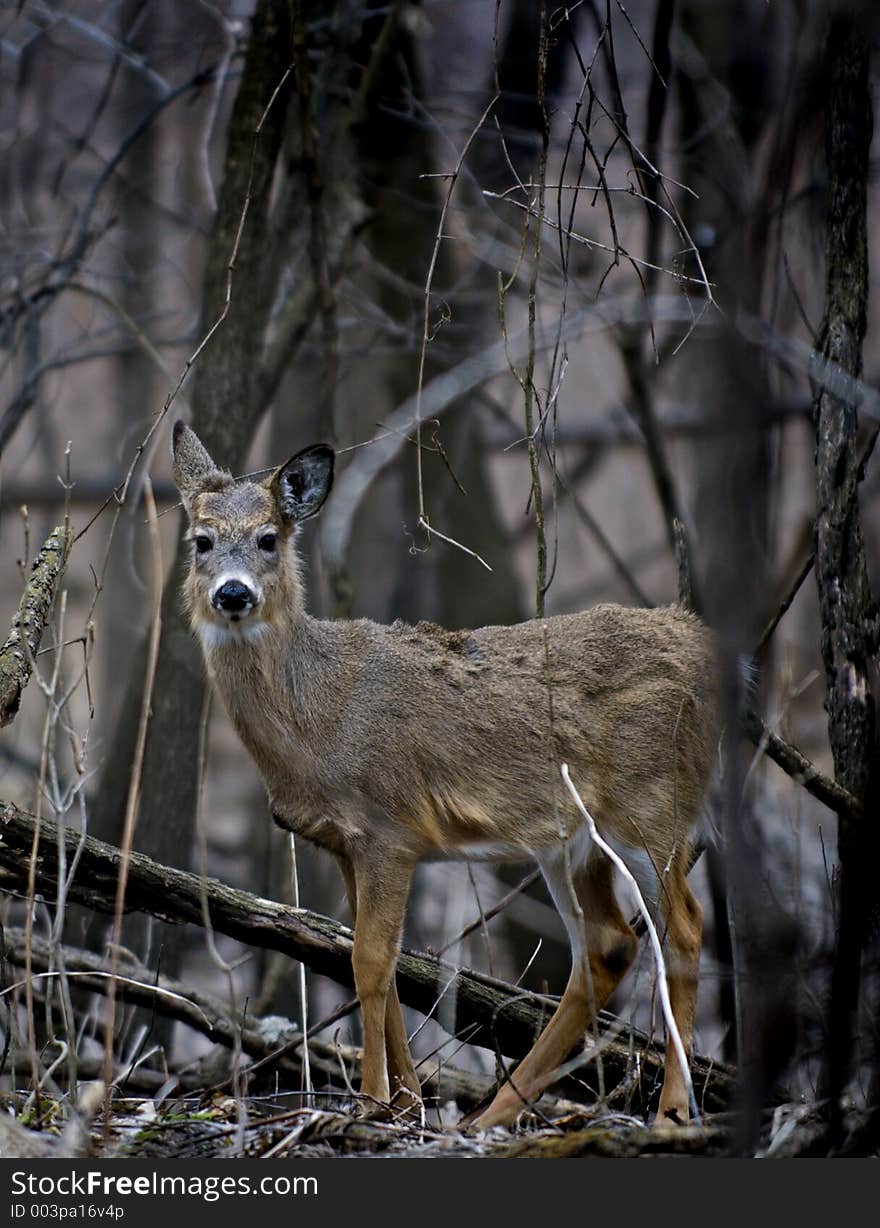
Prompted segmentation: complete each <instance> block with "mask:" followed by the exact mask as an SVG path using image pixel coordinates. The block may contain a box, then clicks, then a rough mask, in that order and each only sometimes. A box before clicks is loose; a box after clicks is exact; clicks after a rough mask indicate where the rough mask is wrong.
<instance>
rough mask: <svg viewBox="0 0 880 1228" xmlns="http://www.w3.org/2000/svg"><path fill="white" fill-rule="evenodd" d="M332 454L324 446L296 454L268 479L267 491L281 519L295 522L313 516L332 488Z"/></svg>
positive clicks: (320, 444) (322, 504)
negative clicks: (272, 497)
mask: <svg viewBox="0 0 880 1228" xmlns="http://www.w3.org/2000/svg"><path fill="white" fill-rule="evenodd" d="M334 460H335V453H334V451H333V449H332V448H331V447H328V445H327V444H325V443H319V444H315V446H314V447H312V448H305V449H303V451H302V452H297V454H296V456H292V457H291V458H290V460H289V461H288V462H287V463H286V464H285V465H282V466H281V468H280V469H279V470H278V471H277V473H276V474H275V475H274V477H273V478H272V481H271V482H270V484H269V489H270V490H271V492H272V494H273V495H274V496H275V500H276V502H277V504H278V510H279V512H280V513H281V516H282V518H283V519H284V520H289V521H292V522H293V523H298V522H299V521H300V520H308V519H309V517H310V516H316V515H317V514H318V512H320V510H321V508H322V507H323V506H324V500H325V499H326V498H327V496H328V495H329V494H330V488H331V486H332V485H333V465H334Z"/></svg>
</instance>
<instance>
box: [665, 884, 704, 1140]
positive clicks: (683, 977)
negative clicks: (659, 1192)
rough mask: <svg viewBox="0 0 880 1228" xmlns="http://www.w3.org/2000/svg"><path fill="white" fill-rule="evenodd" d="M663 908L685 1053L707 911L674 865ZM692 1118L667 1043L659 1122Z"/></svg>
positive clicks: (672, 986)
mask: <svg viewBox="0 0 880 1228" xmlns="http://www.w3.org/2000/svg"><path fill="white" fill-rule="evenodd" d="M660 907H661V911H662V915H663V920H664V922H665V925H666V940H667V952H668V954H667V959H666V972H667V978H668V982H669V999H670V1003H671V1005H672V1015H673V1018H674V1019H675V1023H676V1026H677V1028H678V1031H679V1034H680V1036H681V1043H682V1045H683V1046H684V1051H685V1053H689V1052H690V1047H691V1042H692V1040H693V1032H694V1012H695V1010H696V1004H697V981H698V978H699V972H700V947H701V942H702V935H703V910H702V908H701V906H700V903H699V901H698V900H697V898H696V896H695V895H694V893H693V891H692V890H691V889H690V887H689V886H688V881H687V879H686V877H685V874H684V870H683V868H682V867H681V865H679V864H674V865H673V866H672V867H671V869H670V872H669V875H668V877H667V880H666V882H665V883H664V889H663V891H662V892H661V900H660ZM689 1116H690V1105H689V1103H688V1092H687V1082H686V1079H685V1072H684V1071H683V1070H682V1069H681V1066H680V1064H679V1061H678V1057H677V1056H676V1053H675V1050H674V1048H673V1046H672V1043H671V1042H670V1041H669V1040H667V1042H666V1068H665V1073H664V1076H663V1090H662V1091H661V1093H660V1105H659V1108H658V1110H657V1123H656V1124H658V1125H661V1124H663V1123H665V1122H669V1121H673V1122H680V1123H684V1122H686V1121H687V1120H688V1118H689Z"/></svg>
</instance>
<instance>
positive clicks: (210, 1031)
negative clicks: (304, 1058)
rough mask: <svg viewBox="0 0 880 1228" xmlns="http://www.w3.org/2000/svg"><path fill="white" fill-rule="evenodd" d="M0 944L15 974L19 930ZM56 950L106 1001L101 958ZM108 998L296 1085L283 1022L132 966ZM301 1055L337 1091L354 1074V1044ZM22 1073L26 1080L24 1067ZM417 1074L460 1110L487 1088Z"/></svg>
mask: <svg viewBox="0 0 880 1228" xmlns="http://www.w3.org/2000/svg"><path fill="white" fill-rule="evenodd" d="M3 937H4V941H5V947H4V951H3V957H4V959H6V960H7V961H8V962H9V963H10V964H12V965H14V966H16V967H19V968H23V967H24V965H25V960H26V952H25V946H26V935H25V931H24V929H22V928H19V927H16V926H8V927H6V928H5V930H4V934H3ZM63 950H64V968H65V975H67V976H74V977H75V978H76V983H77V986H78V988H80V989H86V990H89V991H90V992H92V993H98V994H102V995H104V996H106V995H107V994H108V993H109V987H110V985H111V983H112V980H113V978H112V977H111V976H109V975H108V974H107V961H106V959H105V958H104V957H103V956H101V955H96V954H95V953H94V952H92V951H84V950H82V949H80V948H77V947H72V946H65V947H64V948H63ZM31 967H32V969H33V970H34V972H35V973H38V974H39V973H46V972H51V971H52V970H53V968H54V967H55V961H54V960H53V952H52V950H51V948H50V946H49V943H47V942H46V941H45V940H44V939H42V938H40V937H37V936H34V937H33V938H32V940H31ZM115 996H116V999H117V1001H119V1002H125V1003H129V1004H131V1005H133V1006H142V1007H144V1008H146V1009H148V1010H150V1011H154V1012H155V1013H156V1014H157V1015H163V1016H165V1017H167V1018H169V1019H175V1020H177V1021H178V1022H180V1023H184V1024H186V1025H187V1026H188V1027H190V1028H192V1029H193V1031H195V1032H198V1033H199V1034H200V1035H201V1036H205V1037H207V1038H208V1039H209V1040H210V1041H212V1042H213V1043H214V1044H217V1045H222V1046H223V1047H224V1048H225V1049H228V1050H230V1051H234V1050H235V1049H236V1046H237V1045H240V1048H241V1051H242V1052H244V1053H246V1054H247V1055H248V1056H249V1057H250V1058H251V1059H252V1064H251V1065H250V1066H249V1068H248V1070H247V1071H245V1072H244V1073H251V1074H252V1073H255V1072H256V1070H257V1069H258V1068H259V1069H261V1070H262V1071H263V1073H264V1075H267V1074H268V1073H269V1071H270V1070H278V1071H280V1072H281V1073H282V1074H283V1075H286V1076H288V1077H290V1079H291V1081H292V1082H295V1083H296V1086H299V1081H300V1079H301V1077H302V1065H301V1053H302V1032H301V1030H300V1029H299V1028H298V1027H297V1026H296V1025H295V1024H294V1023H292V1022H291V1021H290V1020H289V1019H284V1018H282V1017H281V1016H279V1015H272V1016H269V1017H267V1018H255V1017H254V1016H253V1015H250V1014H248V1015H246V1016H244V1017H242V1016H239V1017H237V1018H233V1017H232V1016H231V1015H230V1012H229V1010H228V1008H227V1007H225V1006H224V1005H222V1004H221V1003H220V1002H219V1001H218V1000H217V999H215V998H214V997H212V996H211V995H210V994H205V993H201V992H199V991H198V990H195V989H192V988H191V987H190V986H188V985H184V984H183V983H182V982H181V981H177V980H174V979H173V978H172V977H167V976H162V975H158V976H157V975H156V973H155V972H153V971H151V970H150V969H149V968H146V967H144V966H143V965H142V964H139V963H136V962H135V961H133V960H129V961H127V962H124V963H122V964H121V965H120V967H119V980H118V981H117V986H116V994H115ZM309 1055H310V1061H311V1065H312V1068H313V1070H315V1071H318V1072H320V1073H321V1074H322V1075H323V1076H324V1077H325V1079H326V1080H327V1082H328V1083H329V1084H331V1085H332V1086H335V1087H341V1088H344V1086H345V1085H344V1083H343V1080H342V1077H341V1072H340V1065H339V1063H340V1060H341V1061H343V1062H345V1064H346V1066H348V1067H350V1068H357V1069H359V1068H360V1064H361V1057H362V1051H361V1049H360V1048H359V1047H357V1046H354V1045H344V1044H335V1043H334V1044H331V1043H329V1042H327V1041H321V1040H316V1039H315V1038H313V1037H310V1038H309ZM79 1067H80V1074H81V1075H86V1074H88V1073H90V1072H92V1071H94V1073H96V1074H98V1075H100V1074H102V1073H103V1064H102V1063H98V1062H94V1063H92V1064H91V1065H90V1064H89V1063H88V1062H85V1064H84V1063H83V1060H82V1059H79ZM22 1069H23V1071H24V1072H25V1073H29V1067H28V1068H25V1067H22ZM142 1073H143V1072H142V1071H141V1070H140V1068H135V1070H133V1071H131V1072H127V1071H126V1070H124V1069H123V1070H121V1071H119V1072H118V1074H117V1078H116V1080H115V1082H118V1083H120V1084H121V1085H123V1086H124V1087H125V1088H128V1087H129V1086H130V1080H131V1079H132V1078H134V1077H135V1076H136V1075H138V1074H142ZM147 1074H148V1077H147V1079H146V1080H144V1081H143V1085H144V1086H145V1087H146V1089H147V1090H149V1089H150V1088H151V1087H152V1090H153V1091H155V1090H156V1089H157V1088H158V1087H160V1086H161V1085H162V1083H164V1082H166V1081H167V1079H168V1078H169V1076H168V1074H167V1073H166V1074H160V1073H159V1072H153V1071H150V1072H147ZM419 1074H420V1077H421V1079H422V1091H423V1094H424V1095H425V1096H426V1097H431V1098H434V1097H442V1098H446V1099H448V1098H450V1097H453V1098H454V1099H455V1100H456V1101H457V1103H459V1104H460V1105H464V1106H471V1105H476V1104H478V1103H479V1102H480V1101H481V1100H482V1099H483V1098H484V1097H485V1096H486V1095H487V1094H488V1093H489V1092H490V1091H491V1087H492V1084H491V1080H490V1079H486V1078H481V1077H480V1076H479V1075H473V1074H469V1073H467V1072H466V1071H463V1070H456V1069H455V1068H454V1067H452V1066H448V1065H446V1064H443V1065H442V1066H441V1067H440V1069H439V1071H438V1069H437V1068H436V1064H433V1063H432V1067H431V1069H430V1070H429V1071H421V1070H420V1071H419ZM157 1079H158V1082H157V1081H156V1080H157ZM204 1082H205V1075H204V1073H203V1074H202V1076H200V1078H199V1081H198V1082H197V1083H193V1081H192V1080H191V1079H189V1078H187V1079H186V1084H187V1086H190V1087H194V1086H200V1087H203V1086H204ZM135 1085H136V1080H135Z"/></svg>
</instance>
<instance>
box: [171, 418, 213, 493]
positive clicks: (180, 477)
mask: <svg viewBox="0 0 880 1228" xmlns="http://www.w3.org/2000/svg"><path fill="white" fill-rule="evenodd" d="M171 455H172V458H173V459H172V465H171V476H172V478H173V479H174V484H175V486H176V487H177V489H178V490H179V491H180V493H181V495H182V496H183V502H184V506H185V507H186V509H187V511H189V508H190V504H191V502H192V500H193V498H194V497H195V496H196V495H197V494H198V493H199V491H200V490H202V489H203V488H204V486H205V485H206V483H207V481H208V479H209V478H213V477H216V476H217V474H218V473H219V470H218V469H217V466H216V465H215V464H214V462H213V460H212V459H211V457H210V455H209V454H208V451H207V449H206V448H205V446H204V445H203V443H202V441H201V440H200V439H199V437H198V435H197V434H196V433H195V431H193V430H190V428H189V427H188V426H187V425H186V423H185V422H181V421H180V419H179V418H178V420H177V421H176V422H175V423H174V431H173V432H172V436H171Z"/></svg>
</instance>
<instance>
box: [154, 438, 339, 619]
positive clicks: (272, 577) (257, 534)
mask: <svg viewBox="0 0 880 1228" xmlns="http://www.w3.org/2000/svg"><path fill="white" fill-rule="evenodd" d="M172 448H173V466H172V476H173V478H174V481H175V483H176V485H177V487H178V489H179V491H180V493H181V496H182V498H183V505H184V507H185V509H186V512H187V515H188V517H189V532H188V534H187V536H188V539H189V541H190V542H191V543H192V565H191V567H190V571H189V575H188V576H187V579H186V583H185V585H184V595H185V600H186V602H187V605H188V607H189V610H190V613H191V616H192V620H193V626H194V628H195V630H196V631H197V632H198V633H199V634H200V635H201V636H202V637H203V638H206V639H208V640H212V641H215V642H216V641H222V640H227V639H237V638H240V639H248V638H251V637H253V636H258V635H260V634H262V633H263V632H264V631H265V630H267V629H268V628H269V627H271V626H272V625H277V624H279V623H280V622H281V621H282V620H288V619H289V618H290V617H292V616H293V617H296V616H297V615H298V614H299V613H300V612H301V611H302V582H301V580H300V576H299V566H298V560H297V551H296V536H297V530H298V527H299V525H300V524H301V523H302V522H303V521H304V520H308V519H309V518H310V517H312V516H314V515H316V514H317V513H318V512H319V511H320V510H321V507H322V506H323V504H324V500H325V499H326V498H327V495H328V494H329V492H330V488H331V486H332V484H333V465H334V452H333V449H332V448H330V447H328V446H327V445H326V444H316V445H315V446H313V447H311V448H305V449H304V450H303V451H302V452H297V454H296V455H295V456H292V457H291V458H290V460H289V461H287V462H286V463H285V464H283V465H282V466H281V467H280V468H279V469H277V470H276V471H275V473H273V474H272V475H271V477H269V478H267V479H265V480H264V481H262V482H255V481H249V480H247V479H244V480H242V481H236V480H235V479H234V478H233V477H232V475H231V474H230V473H227V472H225V471H224V470H222V469H220V468H218V466H217V465H215V463H214V461H213V460H212V459H211V457H210V455H209V454H208V452H207V450H206V449H205V447H204V445H203V444H202V442H201V441H200V439H199V438H198V436H197V435H196V434H195V432H194V431H192V430H191V429H190V428H189V427H188V426H186V425H185V424H184V423H183V422H180V421H178V422H176V423H175V424H174V434H173V445H172Z"/></svg>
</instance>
